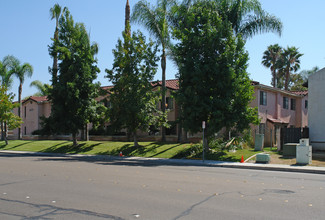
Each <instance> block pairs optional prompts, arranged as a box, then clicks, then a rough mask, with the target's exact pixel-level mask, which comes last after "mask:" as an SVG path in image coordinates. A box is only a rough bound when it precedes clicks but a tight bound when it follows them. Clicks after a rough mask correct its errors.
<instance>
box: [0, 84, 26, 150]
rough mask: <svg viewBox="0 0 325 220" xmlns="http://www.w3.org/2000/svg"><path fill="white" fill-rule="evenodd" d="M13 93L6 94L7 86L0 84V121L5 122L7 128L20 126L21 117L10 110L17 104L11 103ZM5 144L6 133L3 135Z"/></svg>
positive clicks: (6, 141) (17, 104)
mask: <svg viewBox="0 0 325 220" xmlns="http://www.w3.org/2000/svg"><path fill="white" fill-rule="evenodd" d="M13 98H14V95H13V94H11V93H10V94H7V87H6V86H5V85H0V121H1V122H5V123H6V126H8V127H9V129H15V128H18V127H20V125H21V123H23V122H22V119H21V118H20V117H18V116H16V115H15V114H14V113H13V112H12V110H13V109H14V108H16V107H18V106H19V103H13ZM4 140H5V143H6V145H8V140H7V133H5V135H4Z"/></svg>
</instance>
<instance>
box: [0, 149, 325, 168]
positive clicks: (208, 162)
mask: <svg viewBox="0 0 325 220" xmlns="http://www.w3.org/2000/svg"><path fill="white" fill-rule="evenodd" d="M1 154H6V155H8V154H9V155H10V154H12V156H14V155H15V154H16V155H17V154H18V155H24V156H50V157H72V158H75V159H78V158H79V159H84V160H88V159H91V160H105V161H119V162H121V161H125V162H134V163H141V164H157V165H188V166H215V167H226V168H238V169H255V170H270V171H283V172H301V173H315V174H325V167H315V166H299V165H282V164H258V163H238V162H224V161H212V160H206V161H204V162H203V161H202V160H187V159H163V158H143V157H115V156H105V155H82V154H53V153H39V152H26V151H0V156H1Z"/></svg>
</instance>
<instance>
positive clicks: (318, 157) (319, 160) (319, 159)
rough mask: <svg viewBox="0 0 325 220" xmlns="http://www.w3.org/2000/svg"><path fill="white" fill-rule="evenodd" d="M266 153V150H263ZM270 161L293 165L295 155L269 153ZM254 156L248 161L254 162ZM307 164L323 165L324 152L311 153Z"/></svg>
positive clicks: (324, 160)
mask: <svg viewBox="0 0 325 220" xmlns="http://www.w3.org/2000/svg"><path fill="white" fill-rule="evenodd" d="M265 153H267V152H265ZM270 156H271V161H270V164H284V165H295V164H296V158H295V157H283V156H282V155H280V154H274V153H271V154H270ZM255 159H256V158H255V157H254V158H252V159H251V160H249V161H248V162H250V163H255ZM309 166H316V167H325V153H322V154H319V153H317V154H313V159H312V163H311V164H310V165H309Z"/></svg>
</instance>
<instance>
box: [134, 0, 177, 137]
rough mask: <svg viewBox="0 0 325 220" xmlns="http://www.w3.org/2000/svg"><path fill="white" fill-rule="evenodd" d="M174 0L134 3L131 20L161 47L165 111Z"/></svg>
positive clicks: (164, 110)
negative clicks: (169, 19)
mask: <svg viewBox="0 0 325 220" xmlns="http://www.w3.org/2000/svg"><path fill="white" fill-rule="evenodd" d="M175 4H176V3H175V0H157V6H156V7H152V6H151V5H150V3H148V2H147V1H146V0H140V1H139V2H138V3H136V4H135V6H134V8H133V13H132V16H131V21H132V22H135V23H139V24H141V25H143V26H144V27H145V28H146V29H147V30H148V31H149V33H150V34H151V35H152V36H154V38H155V39H156V40H157V41H158V43H159V44H160V45H161V47H162V54H161V69H162V93H161V94H162V95H161V96H162V104H161V110H162V112H163V113H165V112H166V56H167V54H166V50H167V49H168V48H169V46H170V26H169V23H168V16H169V10H170V8H171V7H172V6H173V5H175ZM162 141H166V130H165V127H162Z"/></svg>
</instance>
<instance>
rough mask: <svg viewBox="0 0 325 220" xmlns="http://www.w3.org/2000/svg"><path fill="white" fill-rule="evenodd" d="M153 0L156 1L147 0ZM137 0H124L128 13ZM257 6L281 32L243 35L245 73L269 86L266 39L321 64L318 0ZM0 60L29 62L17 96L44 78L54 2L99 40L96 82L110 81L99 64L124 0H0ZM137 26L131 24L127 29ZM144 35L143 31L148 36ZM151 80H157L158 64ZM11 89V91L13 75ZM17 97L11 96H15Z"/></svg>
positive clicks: (120, 20)
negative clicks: (277, 22)
mask: <svg viewBox="0 0 325 220" xmlns="http://www.w3.org/2000/svg"><path fill="white" fill-rule="evenodd" d="M148 1H149V2H151V3H152V4H156V0H148ZM136 2H137V0H130V5H131V12H132V7H133V5H134V4H135V3H136ZM260 2H261V4H262V6H263V8H264V9H265V10H266V11H267V12H269V13H270V14H273V15H275V16H277V17H278V18H280V19H281V21H282V22H283V25H284V30H283V34H282V36H281V37H279V36H277V35H275V34H273V33H268V34H261V35H257V36H255V37H253V38H252V39H249V40H248V41H247V43H246V49H247V51H248V53H249V57H250V60H249V67H248V72H249V73H250V77H251V79H252V80H255V81H259V82H260V83H262V84H266V85H269V84H270V81H271V73H270V70H269V69H267V68H265V67H263V66H262V65H261V59H262V55H263V52H264V51H265V50H266V49H267V47H268V46H269V45H271V44H275V43H278V44H279V45H280V46H282V47H287V46H296V47H298V48H299V52H300V53H303V54H304V55H303V56H302V58H301V69H300V70H305V69H311V68H313V67H314V66H318V67H320V68H323V67H324V66H325V42H324V36H325V31H324V28H323V27H322V25H320V24H322V23H323V22H324V21H325V13H324V12H323V11H324V9H325V1H324V0H309V1H306V0H260ZM0 3H1V7H0V21H1V34H0V59H1V60H2V59H3V57H5V56H6V55H14V56H16V57H17V58H18V59H19V60H20V61H21V62H28V63H30V64H31V65H32V66H33V67H34V74H33V76H32V78H30V79H26V80H25V83H24V85H23V97H26V96H29V95H32V94H33V93H35V92H36V89H34V88H31V87H29V84H30V82H31V81H33V80H40V81H42V82H43V83H50V81H49V80H50V78H51V77H50V74H49V72H48V67H49V66H51V65H52V59H51V58H50V56H49V54H48V45H50V44H51V40H50V38H51V37H53V33H54V28H55V21H54V20H51V19H50V15H49V9H50V8H51V7H52V6H53V5H54V4H55V3H59V4H60V5H61V6H67V7H68V8H69V10H70V12H71V14H72V15H73V17H74V20H75V21H76V22H83V23H84V24H85V25H86V28H87V29H88V30H89V32H90V34H91V41H95V42H97V43H98V44H99V53H98V55H97V58H98V67H99V68H100V70H101V73H100V74H99V76H98V81H100V82H101V84H102V85H110V82H109V81H108V79H106V78H104V76H105V68H112V62H113V59H114V58H113V56H112V49H114V48H115V45H116V43H117V39H118V38H120V37H121V32H122V31H123V29H124V10H125V4H126V0H92V1H91V0H56V1H53V0H28V1H26V0H0ZM136 29H140V30H142V31H144V28H142V27H141V26H140V27H139V26H135V25H133V26H132V30H136ZM148 37H149V36H148ZM159 66H160V65H159ZM176 71H177V69H176V67H175V66H174V65H173V63H172V62H170V61H169V62H168V63H167V79H173V78H175V73H176ZM155 79H161V71H160V68H159V70H158V73H157V75H156V78H155ZM14 81H15V83H14V85H13V87H12V89H11V91H12V92H14V93H17V90H18V80H17V79H14ZM15 99H17V96H16V98H15Z"/></svg>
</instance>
